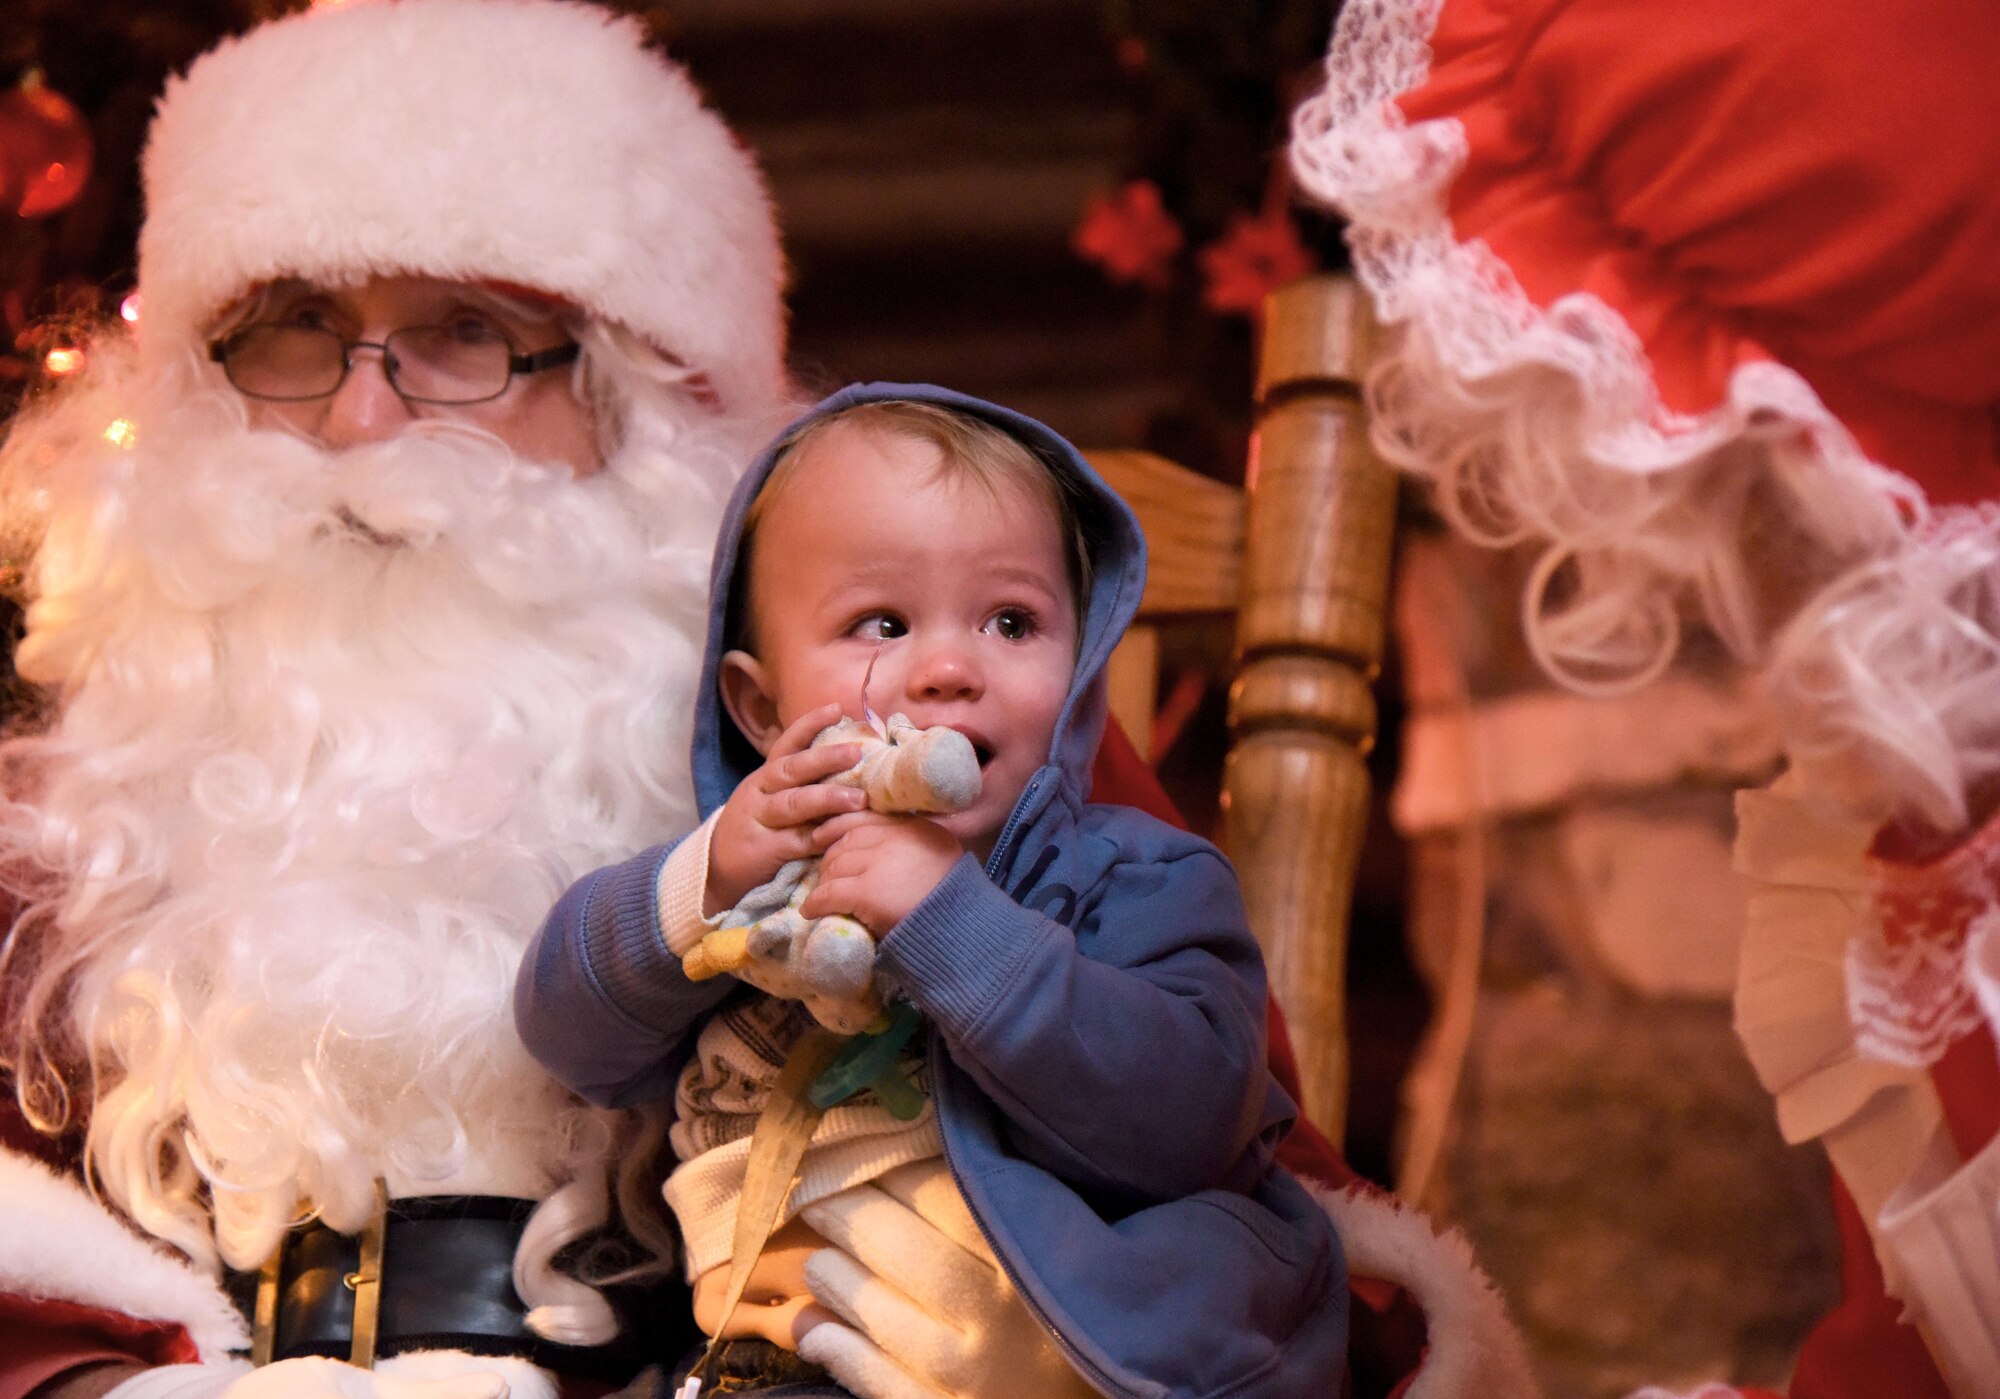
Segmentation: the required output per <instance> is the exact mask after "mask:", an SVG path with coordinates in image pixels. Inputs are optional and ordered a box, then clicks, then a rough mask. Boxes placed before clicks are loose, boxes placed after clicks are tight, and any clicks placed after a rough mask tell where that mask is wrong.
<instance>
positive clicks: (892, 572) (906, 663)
mask: <svg viewBox="0 0 2000 1399" xmlns="http://www.w3.org/2000/svg"><path fill="white" fill-rule="evenodd" d="M806 452H807V456H806V458H805V459H804V460H801V461H799V462H798V463H796V467H795V472H796V474H795V475H794V476H793V477H792V479H791V482H790V484H789V485H788V486H787V487H786V489H785V491H784V492H783V494H781V495H780V496H779V497H778V498H777V499H775V500H773V501H772V502H771V504H770V507H769V509H768V510H767V512H766V513H765V515H764V518H763V521H762V522H761V523H760V525H759V526H758V532H757V538H756V541H755V544H754V547H753V551H752V556H751V579H750V605H751V609H752V618H753V628H752V629H753V631H754V634H755V638H756V656H755V661H756V665H757V667H758V669H759V670H760V671H761V674H762V685H763V689H764V691H765V693H766V694H767V695H768V698H769V700H770V701H771V703H772V704H773V705H774V706H775V711H776V723H777V725H778V728H779V729H780V730H782V728H783V727H784V726H785V725H787V724H789V723H791V722H792V720H794V719H796V718H797V717H798V716H799V715H801V714H804V713H806V712H807V711H809V710H811V709H814V708H817V707H818V706H820V705H823V704H826V703H829V702H835V701H837V702H838V703H839V704H840V705H841V706H842V707H843V709H844V711H845V712H846V713H848V714H850V715H859V714H860V713H861V707H862V694H861V688H862V679H863V677H864V676H867V675H868V674H869V665H870V663H871V662H872V663H873V664H874V673H873V675H872V677H870V678H869V680H868V696H867V698H868V702H869V704H870V705H872V706H873V708H874V709H875V711H876V712H877V713H878V714H881V715H883V716H884V717H887V716H888V715H890V714H892V713H895V712H897V711H901V712H902V713H904V714H907V715H909V716H910V719H911V720H912V721H913V722H914V723H916V724H917V725H918V726H920V727H924V728H928V727H930V726H931V725H934V724H947V725H950V726H951V727H952V728H954V729H957V730H958V731H959V732H960V733H962V734H964V735H965V736H966V737H967V738H969V739H971V740H972V745H973V747H974V749H975V750H976V751H977V752H978V754H979V759H980V776H981V781H982V787H981V790H980V796H979V800H978V801H977V802H976V803H975V804H974V805H973V806H972V807H971V808H969V809H968V810H965V811H961V812H958V813H956V814H955V815H951V816H946V817H942V818H940V821H939V824H941V825H943V826H944V827H945V829H947V830H949V831H950V832H951V833H952V834H953V835H955V836H956V837H958V839H959V841H960V843H962V844H963V845H964V846H965V847H966V848H967V849H969V850H971V851H972V852H973V853H974V854H976V855H978V856H979V857H980V858H981V859H984V858H985V857H986V855H987V854H988V853H989V852H990V851H991V849H992V846H993V842H994V840H995V838H996V837H997V836H998V835H999V832H1000V827H1001V825H1002V824H1003V823H1004V822H1005V821H1006V819H1007V817H1008V815H1009V814H1010V813H1011V812H1012V810H1013V807H1014V803H1015V801H1016V800H1017V799H1019V797H1020V795H1021V792H1022V789H1023V788H1025V787H1026V786H1027V782H1028V779H1029V777H1031V776H1032V775H1033V774H1034V772H1035V770H1036V769H1037V768H1039V767H1041V766H1042V765H1043V764H1044V763H1046V762H1047V761H1048V759H1049V743H1050V740H1051V738H1052V736H1053V735H1054V732H1055V724H1056V718H1057V716H1058V715H1059V714H1060V713H1061V711H1062V706H1063V700H1064V699H1065V698H1066V697H1067V695H1068V693H1069V682H1070V672H1071V669H1072V666H1073V664H1074V657H1075V653H1076V640H1077V631H1076V629H1077V621H1076V608H1075V605H1074V603H1073V601H1072V599H1071V594H1070V584H1069V573H1068V566H1067V562H1066V555H1065V548H1066V541H1065V539H1064V537H1063V534H1062V529H1061V526H1060V524H1059V522H1058V521H1057V519H1056V516H1055V512H1054V510H1053V509H1052V508H1051V507H1050V505H1049V504H1048V503H1047V502H1046V501H1044V500H1042V499H1040V498H1038V497H1037V496H1035V495H1034V494H1033V493H1032V492H1031V491H1030V490H1029V489H1027V488H1025V487H1022V486H1016V485H1013V484H1010V483H1004V482H1003V483H1002V484H1001V485H1000V487H999V489H998V491H997V492H989V491H988V490H987V489H986V488H985V487H984V486H982V485H981V484H980V483H979V482H978V481H976V480H972V479H969V478H965V477H961V476H946V477H945V478H943V479H937V476H936V465H937V454H936V450H935V449H934V448H932V447H930V446H927V445H925V444H923V443H921V442H915V441H911V440H909V439H907V438H903V437H898V436H894V435H891V434H887V433H882V432H878V431H873V430H871V429H868V428H866V427H859V428H856V427H848V426H844V425H836V426H834V427H832V428H830V429H828V430H827V432H826V433H824V434H823V435H822V436H820V437H819V438H817V439H816V440H815V441H814V442H812V443H811V444H810V445H809V446H808V447H807V448H806ZM773 736H774V735H773ZM751 738H752V740H753V741H755V742H757V743H758V744H759V746H760V747H761V746H767V745H768V741H769V740H768V738H767V737H761V736H760V735H758V734H754V733H753V734H751Z"/></svg>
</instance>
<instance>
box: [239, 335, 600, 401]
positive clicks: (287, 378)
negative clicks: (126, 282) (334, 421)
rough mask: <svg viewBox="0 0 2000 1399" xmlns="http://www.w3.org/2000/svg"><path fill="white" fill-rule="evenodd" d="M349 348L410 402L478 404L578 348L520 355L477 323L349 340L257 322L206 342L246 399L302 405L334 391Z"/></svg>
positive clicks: (570, 358) (349, 360)
mask: <svg viewBox="0 0 2000 1399" xmlns="http://www.w3.org/2000/svg"><path fill="white" fill-rule="evenodd" d="M356 350H375V351H377V352H379V353H380V354H381V356H382V372H383V374H385V375H387V376H388V379H389V387H390V388H392V389H394V390H395V391H396V392H397V393H398V394H400V395H402V397H403V399H404V400H405V401H406V402H410V403H484V402H485V401H486V400H487V399H489V398H498V397H499V396H500V395H501V394H503V393H505V392H506V391H507V385H508V384H510V383H512V382H513V380H514V376H515V375H516V374H539V373H541V372H542V371H543V370H544V369H556V368H559V367H561V366H562V365H565V364H571V363H574V362H575V360H576V357H577V356H578V355H580V354H582V353H583V347H582V346H581V345H578V344H577V343H576V342H575V341H574V340H572V341H570V342H569V343H567V344H563V345H557V346H554V347H553V348H550V349H547V350H536V351H535V352H534V353H533V354H521V353H519V352H517V351H516V350H515V349H514V346H513V343H512V342H511V341H509V340H508V339H507V337H506V336H504V335H502V334H501V333H500V332H499V331H497V330H495V329H493V327H491V326H488V325H483V324H481V323H480V322H478V321H461V322H459V323H457V324H452V325H412V326H404V327H403V328H402V329H401V330H392V331H390V332H389V333H388V334H387V335H385V336H383V337H382V338H381V339H380V340H348V339H345V338H344V337H342V336H341V334H340V333H339V332H338V331H335V330H329V329H327V328H326V327H325V326H316V325H285V324H282V323H263V324H258V325H246V326H244V327H243V328H242V329H241V330H236V331H231V332H230V333H229V334H228V335H225V336H223V337H222V338H221V339H220V340H216V341H213V342H211V343H210V345H209V347H208V357H209V358H210V359H212V360H214V361H215V362H216V363H217V364H219V365H221V366H222V372H223V373H224V374H225V375H227V376H228V378H229V382H230V383H231V384H233V385H235V387H236V391H237V392H238V393H240V394H243V395H244V396H245V397H247V398H261V399H266V400H269V401H271V402H274V403H305V402H309V401H311V400H312V399H315V398H327V397H329V396H331V395H332V394H334V393H337V392H338V391H339V389H340V386H341V385H342V384H344V383H346V382H347V374H348V371H349V370H351V369H353V368H354V352H355V351H356Z"/></svg>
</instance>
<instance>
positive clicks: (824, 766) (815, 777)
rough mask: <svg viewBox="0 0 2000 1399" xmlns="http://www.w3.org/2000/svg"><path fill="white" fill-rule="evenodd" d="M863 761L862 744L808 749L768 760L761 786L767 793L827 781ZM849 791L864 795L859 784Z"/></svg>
mask: <svg viewBox="0 0 2000 1399" xmlns="http://www.w3.org/2000/svg"><path fill="white" fill-rule="evenodd" d="M860 761H861V745H860V744H858V743H829V744H828V745H826V747H824V748H808V749H806V751H805V752H803V753H791V754H787V755H786V756H785V757H782V758H767V759H765V761H764V772H763V776H762V778H761V779H760V785H761V786H762V788H763V790H765V791H766V792H782V791H783V790H784V789H785V788H787V787H803V786H806V785H807V784H808V783H813V782H821V781H824V780H825V779H827V778H829V777H831V776H833V775H834V774H835V773H837V772H845V771H847V769H849V768H851V767H853V766H854V765H855V764H856V763H858V762H860ZM847 790H848V791H851V792H853V793H854V794H855V795H856V796H857V797H861V796H862V792H861V789H860V788H859V787H850V788H848V789H847ZM863 800H866V798H865V797H864V798H863Z"/></svg>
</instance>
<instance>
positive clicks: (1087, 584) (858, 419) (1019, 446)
mask: <svg viewBox="0 0 2000 1399" xmlns="http://www.w3.org/2000/svg"><path fill="white" fill-rule="evenodd" d="M835 428H852V429H858V430H861V431H864V432H875V433H880V434H882V435H883V436H887V437H900V438H902V439H904V440H906V441H911V442H921V443H923V444H924V445H925V446H928V447H930V448H932V449H933V450H934V451H936V453H937V464H936V466H935V467H934V468H933V469H932V475H931V479H932V480H933V481H945V480H969V481H972V482H974V483H975V484H977V485H978V486H979V487H980V488H981V489H982V490H984V491H986V492H987V493H988V494H989V495H992V496H994V497H996V498H997V497H998V495H999V494H1000V492H1001V490H1002V489H1004V488H1006V487H1010V486H1011V487H1014V488H1016V489H1019V490H1022V491H1025V492H1027V493H1028V494H1029V495H1030V496H1031V497H1033V498H1034V499H1036V500H1037V501H1039V502H1041V503H1042V504H1043V505H1045V506H1047V507H1048V509H1049V511H1050V512H1051V513H1052V514H1053V515H1054V517H1055V521H1056V529H1057V530H1058V531H1059V532H1060V533H1061V535H1062V536H1063V540H1064V548H1063V555H1064V562H1065V563H1066V564H1067V565H1068V572H1069V586H1070V603H1071V605H1072V606H1073V607H1074V609H1075V611H1076V614H1077V617H1078V620H1079V621H1081V619H1082V616H1083V612H1084V609H1085V608H1086V607H1087V606H1088V604H1089V600H1090V588H1091V578H1092V570H1091V563H1090V539H1089V536H1088V534H1087V533H1086V532H1085V529H1084V524H1083V505H1084V503H1085V501H1086V497H1085V495H1084V493H1083V490H1082V487H1081V486H1080V485H1079V484H1077V483H1076V482H1074V481H1072V480H1071V479H1070V477H1069V476H1068V475H1067V474H1065V473H1063V472H1061V471H1058V470H1057V469H1056V467H1055V466H1054V465H1053V464H1052V463H1050V462H1048V461H1047V460H1045V459H1044V458H1043V457H1042V456H1041V455H1040V454H1039V453H1037V452H1036V451H1035V449H1034V448H1032V447H1030V446H1029V445H1028V444H1027V443H1026V442H1023V441H1022V440H1021V439H1020V438H1018V437H1016V436H1014V434H1012V433H1010V432H1008V431H1006V430H1005V429H1003V428H999V427H996V426H994V425H993V424H992V423H989V422H987V421H986V420H985V419H983V418H978V417H975V416H973V415H972V414H970V413H964V412H960V411H958V410H957V409H952V408H945V407H942V406H940V405H938V404H935V403H923V402H919V401H917V400H915V399H908V398H885V399H879V400H877V401H875V402H872V403H857V404H855V405H854V406H853V407H851V408H842V409H840V410H838V411H836V412H832V413H828V414H826V415H824V416H823V417H818V418H814V419H813V420H812V421H810V422H808V423H806V424H805V425H803V426H802V427H799V428H797V429H795V430H794V431H793V432H792V433H791V434H790V435H788V436H787V437H786V438H785V439H784V440H783V441H782V442H780V443H779V444H778V448H777V461H776V463H775V464H774V465H773V466H772V467H771V471H770V474H769V475H767V476H766V477H765V478H764V484H763V485H762V486H761V487H760V488H759V489H758V491H757V496H756V499H754V500H753V501H751V502H750V508H749V509H748V510H747V511H745V512H744V515H743V528H742V531H741V535H740V539H739V541H738V544H737V564H736V568H737V577H738V579H739V580H740V581H741V586H739V587H737V588H735V589H733V590H732V593H731V598H730V604H729V605H730V621H729V627H728V631H729V634H730V637H731V639H732V641H742V640H747V639H748V638H749V636H750V634H751V633H750V608H749V605H748V598H747V594H748V592H749V579H750V556H751V553H752V551H753V549H754V548H755V540H756V535H757V529H758V527H759V526H760V525H761V524H762V523H763V521H764V517H765V516H766V515H768V514H769V513H770V511H771V506H772V503H773V502H774V501H776V500H778V499H779V498H780V497H781V496H783V495H784V494H785V493H786V492H787V491H789V490H790V489H791V487H792V484H793V481H794V479H795V478H796V477H797V475H798V472H799V466H800V464H801V463H802V462H804V461H805V460H806V458H807V456H808V455H809V454H810V450H811V448H812V445H813V444H814V443H815V442H817V441H819V440H820V439H821V438H822V437H824V436H826V434H827V433H829V432H831V431H833V430H834V429H835ZM1080 634H1081V629H1080V628H1079V635H1080Z"/></svg>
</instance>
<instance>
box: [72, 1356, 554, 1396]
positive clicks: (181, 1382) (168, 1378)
mask: <svg viewBox="0 0 2000 1399" xmlns="http://www.w3.org/2000/svg"><path fill="white" fill-rule="evenodd" d="M446 1358H449V1359H451V1360H452V1361H454V1362H456V1363H455V1364H453V1365H451V1366H448V1367H447V1366H442V1365H437V1364H422V1363H418V1364H414V1365H411V1364H399V1363H398V1361H397V1360H390V1361H384V1362H383V1364H384V1366H385V1368H384V1369H379V1370H361V1369H357V1368H355V1367H354V1366H352V1365H346V1364H343V1363H341V1362H340V1361H338V1360H322V1359H320V1358H318V1357H316V1356H307V1357H302V1358H300V1359H297V1360H280V1361H278V1362H276V1363H275V1364H271V1365H265V1366H262V1367H260V1368H257V1369H252V1368H251V1367H250V1366H249V1365H248V1364H247V1363H245V1362H240V1361H239V1362H235V1363H231V1364H222V1365H167V1366H163V1367H161V1368H159V1369H157V1370H147V1371H145V1372H144V1373H142V1374H138V1375H135V1376H133V1377H132V1378H131V1379H129V1380H127V1381H125V1382H124V1383H123V1384H121V1385H119V1386H118V1387H117V1388H116V1389H113V1390H112V1391H110V1393H109V1394H108V1395H106V1396H105V1399H543V1396H548V1399H553V1396H554V1394H555V1389H554V1387H553V1385H551V1384H549V1383H548V1382H547V1380H546V1378H545V1377H544V1376H542V1375H541V1374H540V1373H539V1372H536V1371H534V1370H532V1367H528V1366H526V1365H524V1364H523V1363H522V1362H519V1361H505V1360H502V1361H481V1360H475V1359H474V1358H473V1357H471V1356H467V1355H464V1354H461V1353H456V1352H448V1353H445V1354H441V1355H412V1356H406V1357H398V1360H402V1361H412V1362H423V1361H433V1362H435V1361H438V1360H443V1359H446ZM461 1365H479V1366H481V1367H482V1368H478V1369H461V1368H459V1366H461ZM485 1366H492V1367H494V1368H484V1367H485ZM502 1366H504V1367H507V1368H508V1369H509V1370H510V1371H514V1370H525V1371H527V1372H528V1374H529V1375H531V1376H533V1378H532V1379H530V1380H529V1383H527V1384H526V1385H523V1386H520V1387H518V1388H517V1387H516V1386H513V1385H509V1384H508V1382H507V1376H506V1375H503V1374H501V1373H500V1372H499V1367H502ZM521 1377H522V1376H519V1375H517V1378H521Z"/></svg>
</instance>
